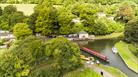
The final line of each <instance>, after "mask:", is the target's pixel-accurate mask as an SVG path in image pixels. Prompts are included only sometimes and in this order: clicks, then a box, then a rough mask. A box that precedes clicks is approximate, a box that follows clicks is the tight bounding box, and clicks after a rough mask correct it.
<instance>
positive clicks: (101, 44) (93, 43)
mask: <svg viewBox="0 0 138 77" xmlns="http://www.w3.org/2000/svg"><path fill="white" fill-rule="evenodd" d="M118 41H119V40H117V39H111V40H89V41H77V43H79V44H80V45H82V46H85V47H88V48H90V49H92V50H95V51H97V52H100V53H102V54H104V55H106V56H107V57H108V59H109V60H110V62H109V63H108V64H107V65H110V66H113V67H115V68H118V69H119V70H121V71H122V72H123V73H125V74H126V75H127V76H128V77H138V74H137V73H135V72H134V71H132V70H130V69H129V68H128V67H127V66H126V64H125V63H124V61H123V60H122V59H121V57H120V56H119V55H118V54H113V52H112V47H114V44H115V43H116V42H118ZM89 56H90V55H89Z"/></svg>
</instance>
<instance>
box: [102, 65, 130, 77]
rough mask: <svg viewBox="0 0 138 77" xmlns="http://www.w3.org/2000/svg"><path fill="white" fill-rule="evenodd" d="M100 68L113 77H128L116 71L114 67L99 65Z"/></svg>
mask: <svg viewBox="0 0 138 77" xmlns="http://www.w3.org/2000/svg"><path fill="white" fill-rule="evenodd" d="M100 67H101V68H102V69H104V70H106V71H107V72H109V73H111V74H112V75H113V76H114V77H128V76H127V75H125V74H124V73H122V72H121V71H120V70H118V69H116V68H114V67H110V66H105V65H100Z"/></svg>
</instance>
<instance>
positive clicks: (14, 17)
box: [9, 12, 26, 27]
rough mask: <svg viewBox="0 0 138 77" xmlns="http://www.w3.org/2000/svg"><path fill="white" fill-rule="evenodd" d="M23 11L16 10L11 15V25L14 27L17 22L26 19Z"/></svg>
mask: <svg viewBox="0 0 138 77" xmlns="http://www.w3.org/2000/svg"><path fill="white" fill-rule="evenodd" d="M25 18H26V17H25V16H24V14H23V12H15V13H13V14H12V15H11V17H10V21H9V23H10V26H11V27H13V26H14V25H15V24H16V23H23V22H24V20H25Z"/></svg>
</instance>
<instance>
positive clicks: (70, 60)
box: [45, 37, 81, 76]
mask: <svg viewBox="0 0 138 77" xmlns="http://www.w3.org/2000/svg"><path fill="white" fill-rule="evenodd" d="M45 45H46V48H45V55H47V56H48V57H49V58H52V60H53V61H52V63H53V64H54V65H55V68H58V69H59V71H60V75H61V76H62V75H63V74H64V73H65V72H67V71H70V70H73V69H75V68H77V67H79V66H80V65H81V59H80V49H79V47H78V45H77V44H75V43H73V42H71V41H69V40H67V39H65V38H64V37H57V38H55V39H52V40H50V41H48V42H47V43H46V44H45Z"/></svg>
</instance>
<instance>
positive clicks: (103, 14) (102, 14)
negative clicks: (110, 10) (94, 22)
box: [97, 12, 106, 18]
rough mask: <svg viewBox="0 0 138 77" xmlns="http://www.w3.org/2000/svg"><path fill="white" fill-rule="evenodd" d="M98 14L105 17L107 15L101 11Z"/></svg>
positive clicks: (99, 16)
mask: <svg viewBox="0 0 138 77" xmlns="http://www.w3.org/2000/svg"><path fill="white" fill-rule="evenodd" d="M97 16H98V18H103V17H106V14H105V13H103V12H99V13H97Z"/></svg>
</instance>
